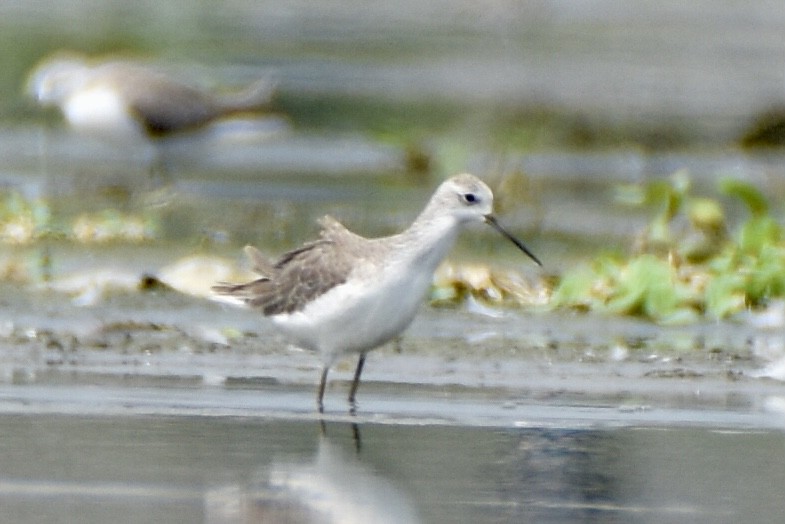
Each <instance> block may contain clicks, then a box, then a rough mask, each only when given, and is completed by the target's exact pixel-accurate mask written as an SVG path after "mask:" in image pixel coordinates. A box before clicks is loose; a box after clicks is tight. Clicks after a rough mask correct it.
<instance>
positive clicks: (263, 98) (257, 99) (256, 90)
mask: <svg viewBox="0 0 785 524" xmlns="http://www.w3.org/2000/svg"><path fill="white" fill-rule="evenodd" d="M275 89H276V84H275V82H273V81H272V80H270V79H268V78H260V79H259V80H257V81H256V82H254V83H252V84H251V85H249V86H248V87H246V88H245V89H243V90H241V91H238V92H236V93H232V94H225V95H223V97H222V99H221V105H222V106H223V109H224V111H225V112H226V113H245V112H254V111H262V110H265V109H267V108H269V107H270V103H271V101H272V98H273V94H275Z"/></svg>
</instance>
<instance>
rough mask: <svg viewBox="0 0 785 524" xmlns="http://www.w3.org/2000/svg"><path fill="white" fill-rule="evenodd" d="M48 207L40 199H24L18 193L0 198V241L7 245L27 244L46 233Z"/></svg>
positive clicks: (5, 194) (11, 193) (9, 193)
mask: <svg viewBox="0 0 785 524" xmlns="http://www.w3.org/2000/svg"><path fill="white" fill-rule="evenodd" d="M49 222H50V212H49V206H48V205H47V203H46V202H45V201H43V200H42V199H38V198H34V199H28V198H25V197H24V196H23V195H22V194H21V193H19V192H18V191H9V192H6V193H3V194H2V195H1V196H0V240H2V242H4V243H7V244H27V243H30V242H33V241H35V240H37V239H39V238H41V237H42V236H43V235H45V234H46V233H47V230H48V225H49Z"/></svg>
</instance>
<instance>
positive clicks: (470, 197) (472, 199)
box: [461, 193, 480, 204]
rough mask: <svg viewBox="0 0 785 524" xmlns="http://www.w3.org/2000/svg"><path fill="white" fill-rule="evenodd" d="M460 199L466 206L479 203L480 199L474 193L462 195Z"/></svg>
mask: <svg viewBox="0 0 785 524" xmlns="http://www.w3.org/2000/svg"><path fill="white" fill-rule="evenodd" d="M461 198H463V201H464V202H466V203H467V204H476V203H477V202H479V201H480V198H479V197H478V196H477V195H475V194H474V193H464V194H463V195H461Z"/></svg>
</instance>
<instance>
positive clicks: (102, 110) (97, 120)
mask: <svg viewBox="0 0 785 524" xmlns="http://www.w3.org/2000/svg"><path fill="white" fill-rule="evenodd" d="M63 113H64V115H65V117H66V119H67V120H68V123H69V124H71V126H72V127H74V128H75V129H76V130H78V131H80V132H85V133H89V134H97V135H100V136H104V137H105V136H107V135H109V136H110V137H116V138H129V137H139V136H141V128H140V126H139V124H138V122H137V121H136V120H135V119H134V118H133V116H132V115H131V114H130V113H129V111H128V107H127V106H126V104H125V103H124V102H123V100H122V99H121V98H120V96H119V95H118V93H117V92H116V91H115V90H114V89H111V88H108V87H104V86H95V87H92V88H87V89H81V90H78V91H77V92H75V93H74V94H73V95H72V96H70V97H69V98H68V99H67V100H66V101H65V103H64V104H63Z"/></svg>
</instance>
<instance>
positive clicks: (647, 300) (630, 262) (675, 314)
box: [550, 172, 785, 324]
mask: <svg viewBox="0 0 785 524" xmlns="http://www.w3.org/2000/svg"><path fill="white" fill-rule="evenodd" d="M719 189H720V191H721V193H723V194H724V195H725V196H726V197H729V198H731V199H736V200H739V201H741V202H742V203H743V204H744V206H745V207H746V210H747V213H748V215H749V216H748V218H747V219H746V220H745V221H744V222H743V223H742V224H740V225H739V226H738V228H737V230H736V232H735V234H729V233H728V230H727V229H728V228H727V226H726V219H725V217H726V211H725V208H724V206H723V205H722V203H721V202H720V200H718V199H715V198H707V197H705V196H695V195H693V194H692V187H691V183H690V180H689V177H688V176H687V174H686V173H685V172H678V173H676V174H675V175H674V176H672V177H671V178H670V180H668V181H658V182H655V183H652V184H648V185H646V186H639V187H625V188H621V189H620V190H619V193H618V194H619V195H620V200H621V201H623V202H625V203H628V204H633V205H648V206H650V207H652V208H653V209H655V213H654V215H653V217H652V219H651V221H650V222H649V224H648V226H647V227H646V228H645V230H644V231H643V232H641V234H640V235H639V236H638V238H637V239H636V241H635V245H634V247H633V249H632V254H631V255H630V256H628V257H626V258H625V257H620V256H609V255H600V256H598V257H596V258H595V259H594V260H592V261H591V262H589V263H588V264H583V265H581V266H580V267H577V268H574V269H571V270H569V271H567V272H566V273H565V274H564V275H562V277H561V279H560V281H559V283H558V284H557V286H556V288H555V289H554V291H553V295H552V297H551V302H550V306H551V307H554V308H558V307H568V308H575V309H578V310H582V311H599V312H604V313H609V314H617V315H632V316H640V317H643V318H647V319H650V320H654V321H656V322H660V323H679V324H682V323H690V322H695V321H698V320H700V319H701V318H713V319H721V318H726V317H728V316H731V315H733V314H735V313H738V312H739V311H742V310H744V309H746V308H754V307H759V306H763V305H765V304H766V303H767V302H768V301H769V300H771V299H773V298H781V297H785V235H783V228H782V226H781V225H780V223H779V222H778V221H777V220H776V219H775V218H774V217H773V216H772V214H771V210H770V205H769V202H768V200H767V199H766V197H765V196H764V195H763V193H761V192H760V190H758V189H757V188H755V187H754V186H753V185H751V184H748V183H746V182H741V181H738V180H731V179H727V180H722V181H721V182H720V184H719Z"/></svg>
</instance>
